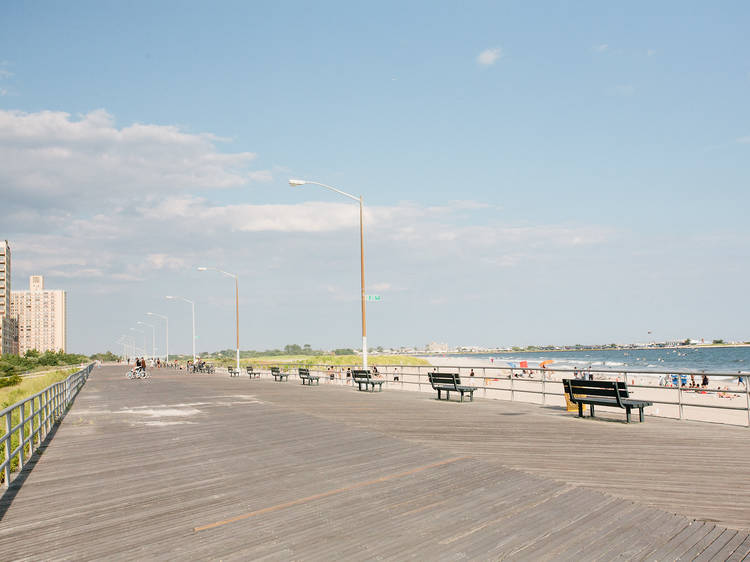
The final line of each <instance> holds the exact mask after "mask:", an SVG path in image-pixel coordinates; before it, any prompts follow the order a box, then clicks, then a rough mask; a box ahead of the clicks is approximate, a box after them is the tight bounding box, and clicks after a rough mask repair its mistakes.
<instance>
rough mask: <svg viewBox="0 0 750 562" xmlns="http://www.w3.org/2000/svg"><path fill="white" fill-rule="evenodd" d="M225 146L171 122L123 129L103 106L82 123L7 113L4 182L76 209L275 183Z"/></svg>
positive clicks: (0, 128) (12, 190)
mask: <svg viewBox="0 0 750 562" xmlns="http://www.w3.org/2000/svg"><path fill="white" fill-rule="evenodd" d="M220 141H221V139H219V138H218V137H216V136H215V135H211V134H195V133H187V132H185V131H183V130H181V129H180V128H179V127H176V126H172V125H152V124H142V123H134V124H132V125H129V126H126V127H117V126H116V125H115V122H114V117H113V116H112V115H110V114H109V113H108V112H107V111H105V110H103V109H98V110H95V111H91V112H89V113H87V114H85V115H82V116H80V117H78V118H77V119H74V118H73V117H71V115H70V114H68V113H63V112H59V111H40V112H37V113H25V112H21V111H3V110H0V185H3V190H4V192H5V193H7V194H8V195H10V196H12V198H14V199H17V200H33V199H37V201H39V200H40V199H43V200H45V201H46V202H47V204H48V205H60V206H64V207H66V208H71V207H76V206H79V205H80V204H81V202H89V201H90V202H101V201H102V199H106V198H111V197H113V196H115V197H116V196H118V195H119V196H120V197H127V198H132V197H138V196H143V197H152V198H153V197H155V196H158V195H166V194H168V193H171V194H174V193H185V192H190V191H193V190H198V189H226V188H238V187H244V186H246V185H247V184H249V183H251V182H264V181H269V180H270V179H272V175H271V172H270V171H267V170H253V169H251V166H252V164H253V162H254V160H255V159H256V155H255V154H254V153H252V152H235V153H222V152H219V150H218V149H217V146H216V145H217V143H218V142H220ZM105 186H106V187H105Z"/></svg>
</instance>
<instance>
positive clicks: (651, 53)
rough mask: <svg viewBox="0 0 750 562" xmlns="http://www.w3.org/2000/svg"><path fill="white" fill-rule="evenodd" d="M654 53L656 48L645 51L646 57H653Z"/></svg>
mask: <svg viewBox="0 0 750 562" xmlns="http://www.w3.org/2000/svg"><path fill="white" fill-rule="evenodd" d="M655 54H656V49H649V50H648V51H646V56H647V57H653V56H654V55H655Z"/></svg>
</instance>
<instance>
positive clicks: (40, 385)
mask: <svg viewBox="0 0 750 562" xmlns="http://www.w3.org/2000/svg"><path fill="white" fill-rule="evenodd" d="M76 371H78V367H67V368H65V369H61V370H59V371H55V372H54V373H45V374H43V375H39V376H31V377H23V378H22V380H21V382H20V383H19V384H17V385H14V386H8V387H5V388H0V410H2V409H5V408H7V407H8V406H10V405H12V404H15V403H16V402H20V401H21V400H23V399H24V398H26V397H28V396H32V395H34V394H36V393H37V392H41V391H42V390H44V389H45V388H47V387H48V386H50V385H52V384H55V383H56V382H60V381H61V380H63V379H65V378H67V377H68V376H70V375H72V374H73V373H75V372H76Z"/></svg>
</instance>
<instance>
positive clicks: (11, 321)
mask: <svg viewBox="0 0 750 562" xmlns="http://www.w3.org/2000/svg"><path fill="white" fill-rule="evenodd" d="M10 300H11V298H10V245H9V244H8V241H7V240H3V241H2V242H0V355H6V354H9V355H17V354H18V324H17V322H16V321H15V318H13V315H12V313H11V311H10Z"/></svg>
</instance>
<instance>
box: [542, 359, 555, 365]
mask: <svg viewBox="0 0 750 562" xmlns="http://www.w3.org/2000/svg"><path fill="white" fill-rule="evenodd" d="M554 362H555V360H554V359H547V360H546V361H542V362H541V363H539V366H540V367H546V366H547V365H549V364H550V363H554Z"/></svg>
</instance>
